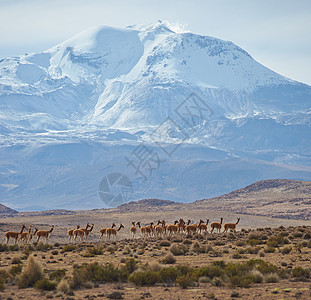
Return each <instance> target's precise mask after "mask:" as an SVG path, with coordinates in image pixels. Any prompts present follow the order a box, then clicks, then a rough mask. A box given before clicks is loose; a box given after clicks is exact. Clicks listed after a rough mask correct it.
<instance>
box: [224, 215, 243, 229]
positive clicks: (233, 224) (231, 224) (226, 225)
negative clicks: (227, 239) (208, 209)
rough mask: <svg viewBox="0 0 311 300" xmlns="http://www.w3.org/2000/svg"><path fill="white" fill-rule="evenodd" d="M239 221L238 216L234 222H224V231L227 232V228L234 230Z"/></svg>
mask: <svg viewBox="0 0 311 300" xmlns="http://www.w3.org/2000/svg"><path fill="white" fill-rule="evenodd" d="M239 222H240V218H238V220H237V221H236V223H226V224H224V228H225V230H224V232H227V231H228V229H230V230H233V231H234V232H235V228H236V226H237V225H238V223H239Z"/></svg>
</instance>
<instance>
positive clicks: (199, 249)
mask: <svg viewBox="0 0 311 300" xmlns="http://www.w3.org/2000/svg"><path fill="white" fill-rule="evenodd" d="M190 251H193V252H195V253H204V252H205V249H204V247H202V246H201V245H200V243H199V242H198V241H195V242H194V243H193V244H192V246H191V247H190Z"/></svg>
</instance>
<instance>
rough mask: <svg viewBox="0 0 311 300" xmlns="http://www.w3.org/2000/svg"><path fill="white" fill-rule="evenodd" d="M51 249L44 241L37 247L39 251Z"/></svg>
mask: <svg viewBox="0 0 311 300" xmlns="http://www.w3.org/2000/svg"><path fill="white" fill-rule="evenodd" d="M49 249H50V245H48V244H44V243H43V242H42V241H40V242H39V243H38V244H37V246H36V250H37V251H47V250H49Z"/></svg>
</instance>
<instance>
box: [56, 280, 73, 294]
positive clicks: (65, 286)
mask: <svg viewBox="0 0 311 300" xmlns="http://www.w3.org/2000/svg"><path fill="white" fill-rule="evenodd" d="M57 290H58V291H59V292H62V293H64V294H68V293H69V292H70V285H69V283H68V281H67V280H66V279H62V280H61V281H60V282H59V284H58V285H57Z"/></svg>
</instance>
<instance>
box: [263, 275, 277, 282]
mask: <svg viewBox="0 0 311 300" xmlns="http://www.w3.org/2000/svg"><path fill="white" fill-rule="evenodd" d="M265 282H267V283H277V282H279V276H278V275H277V274H267V275H266V276H265Z"/></svg>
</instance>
